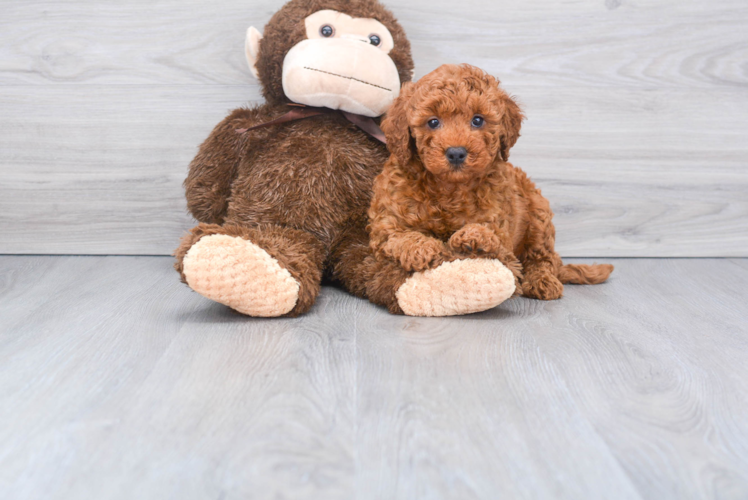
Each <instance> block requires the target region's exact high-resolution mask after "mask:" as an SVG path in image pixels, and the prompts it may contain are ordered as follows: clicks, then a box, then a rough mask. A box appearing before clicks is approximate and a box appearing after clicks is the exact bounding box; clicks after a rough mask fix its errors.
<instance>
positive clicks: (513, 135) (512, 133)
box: [499, 91, 525, 161]
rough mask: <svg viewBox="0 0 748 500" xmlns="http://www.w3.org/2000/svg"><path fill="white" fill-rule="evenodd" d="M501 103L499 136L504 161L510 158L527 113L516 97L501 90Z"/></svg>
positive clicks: (500, 150)
mask: <svg viewBox="0 0 748 500" xmlns="http://www.w3.org/2000/svg"><path fill="white" fill-rule="evenodd" d="M501 103H502V104H503V108H504V109H503V114H502V116H501V129H502V130H501V135H500V137H499V139H500V141H501V145H500V146H499V156H500V157H501V159H502V160H503V161H508V160H509V150H510V149H511V148H512V147H513V146H514V144H515V143H516V142H517V139H519V130H520V128H521V127H522V120H524V119H525V115H523V114H522V110H521V109H520V108H519V105H518V104H517V103H516V102H514V99H512V98H511V97H509V95H508V94H507V93H506V92H504V91H501Z"/></svg>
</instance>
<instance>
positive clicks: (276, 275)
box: [184, 234, 299, 318]
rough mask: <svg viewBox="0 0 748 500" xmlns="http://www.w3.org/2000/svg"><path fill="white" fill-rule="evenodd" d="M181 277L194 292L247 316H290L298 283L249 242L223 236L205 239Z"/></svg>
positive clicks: (192, 252) (189, 254)
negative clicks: (288, 314)
mask: <svg viewBox="0 0 748 500" xmlns="http://www.w3.org/2000/svg"><path fill="white" fill-rule="evenodd" d="M184 276H185V277H186V279H187V284H188V285H189V286H190V288H192V289H193V290H194V291H196V292H197V293H199V294H200V295H203V296H205V297H207V298H209V299H211V300H214V301H216V302H220V303H221V304H224V305H227V306H229V307H230V308H232V309H234V310H236V311H238V312H240V313H242V314H247V315H249V316H256V317H265V318H268V317H277V316H283V315H284V314H287V313H288V312H290V311H291V310H292V309H293V308H294V306H295V305H296V302H297V300H298V298H299V283H298V282H297V281H296V280H295V279H294V278H293V277H292V276H291V273H290V272H288V270H287V269H284V268H283V267H281V266H280V264H279V263H278V261H277V260H275V259H274V258H273V257H271V256H270V255H269V254H268V253H267V252H266V251H265V250H263V249H262V248H260V247H259V246H257V245H255V244H254V243H252V242H251V241H248V240H245V239H243V238H239V237H235V236H228V235H225V234H213V235H210V236H205V237H203V238H201V239H200V241H198V242H197V243H195V244H194V245H193V246H192V247H191V248H190V250H189V251H188V252H187V255H185V257H184Z"/></svg>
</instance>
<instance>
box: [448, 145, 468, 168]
mask: <svg viewBox="0 0 748 500" xmlns="http://www.w3.org/2000/svg"><path fill="white" fill-rule="evenodd" d="M467 154H468V153H467V149H465V148H449V149H447V161H449V163H451V164H452V165H454V166H455V167H457V166H459V165H462V164H463V163H465V159H466V158H467Z"/></svg>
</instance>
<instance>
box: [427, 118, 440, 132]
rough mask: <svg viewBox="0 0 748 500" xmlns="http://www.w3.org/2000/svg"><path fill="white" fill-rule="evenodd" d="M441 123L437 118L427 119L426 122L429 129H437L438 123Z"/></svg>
mask: <svg viewBox="0 0 748 500" xmlns="http://www.w3.org/2000/svg"><path fill="white" fill-rule="evenodd" d="M441 124H442V122H440V121H439V119H438V118H432V119H430V120H429V122H428V123H427V125H428V126H429V128H430V129H431V130H435V129H438V128H439V125H441Z"/></svg>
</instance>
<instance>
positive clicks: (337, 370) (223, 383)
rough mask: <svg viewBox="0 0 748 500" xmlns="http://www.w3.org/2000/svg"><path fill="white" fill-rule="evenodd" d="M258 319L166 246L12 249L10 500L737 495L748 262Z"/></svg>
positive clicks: (746, 488) (624, 265) (5, 377)
mask: <svg viewBox="0 0 748 500" xmlns="http://www.w3.org/2000/svg"><path fill="white" fill-rule="evenodd" d="M614 262H615V264H616V265H617V270H616V273H615V274H614V277H613V279H612V280H611V281H610V282H609V283H607V284H605V285H601V286H598V287H569V288H568V289H567V294H566V297H565V298H564V299H562V300H560V301H556V302H551V303H543V302H537V301H532V300H526V299H513V300H511V301H509V302H507V303H506V304H505V305H503V306H501V307H499V308H497V309H494V310H492V311H489V312H486V313H482V314H478V315H474V316H469V317H464V318H457V319H417V318H406V317H396V316H390V315H388V314H387V313H386V312H384V311H383V310H381V309H378V308H376V307H374V306H372V305H370V304H368V303H367V302H365V301H362V300H358V299H355V298H353V297H351V296H349V295H347V294H345V293H344V292H342V291H340V290H337V289H334V288H329V287H328V288H325V289H324V290H323V293H322V295H321V297H320V299H319V302H318V303H317V305H316V306H315V308H314V309H313V310H312V312H311V313H310V314H308V315H307V316H304V317H302V318H297V319H280V320H258V319H249V318H246V317H242V316H239V315H237V314H234V313H232V312H231V311H229V310H227V309H225V308H224V307H222V306H219V305H217V304H213V303H210V302H208V301H206V300H204V299H203V298H201V297H200V296H198V295H197V294H194V293H192V292H190V291H189V290H188V289H187V288H186V287H184V286H183V285H181V284H179V283H178V280H177V276H176V274H175V273H174V272H173V271H172V270H171V268H170V266H171V260H170V259H168V258H159V257H0V498H3V499H13V500H16V499H19V500H20V499H65V500H68V499H73V500H74V499H88V498H92V499H93V498H95V499H110V498H114V499H133V498H137V499H159V500H162V499H179V500H182V499H225V500H228V499H247V498H250V499H255V498H256V499H297V498H300V499H306V498H309V499H353V498H357V499H421V498H424V499H441V498H454V499H460V500H464V499H473V498H480V499H498V498H511V499H514V498H564V499H567V498H568V499H584V498H590V499H604V498H615V499H629V498H631V499H637V498H642V499H653V500H654V499H657V500H660V499H689V498H720V499H745V498H748V387H747V386H746V380H747V379H748V364H747V363H746V359H748V335H747V333H748V331H747V330H748V325H747V323H748V321H747V320H748V303H747V301H746V288H747V285H748V260H734V259H733V260H729V259H724V260H616V261H614Z"/></svg>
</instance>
